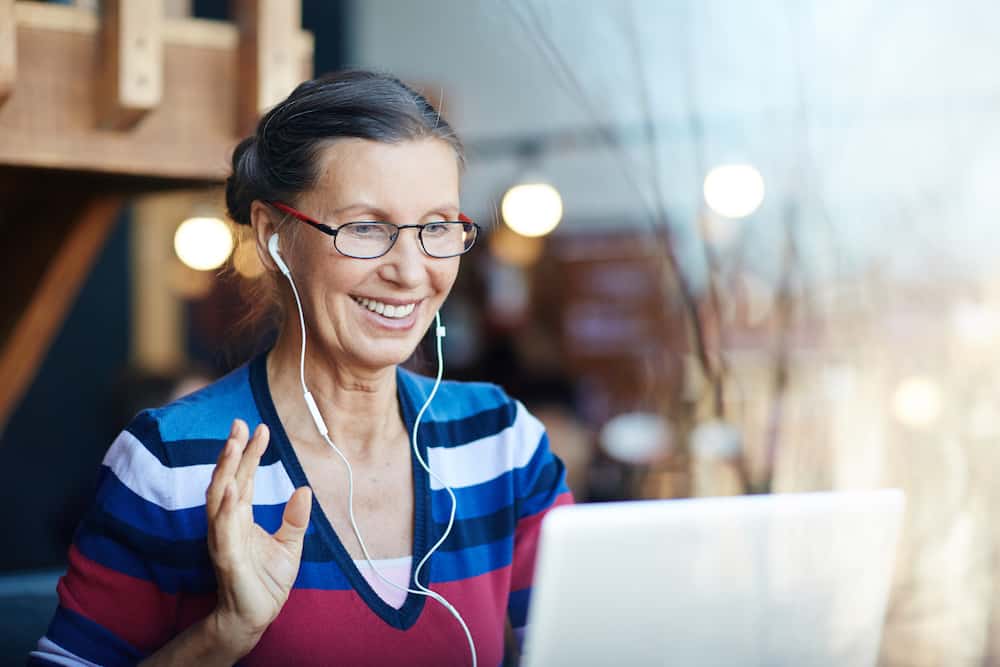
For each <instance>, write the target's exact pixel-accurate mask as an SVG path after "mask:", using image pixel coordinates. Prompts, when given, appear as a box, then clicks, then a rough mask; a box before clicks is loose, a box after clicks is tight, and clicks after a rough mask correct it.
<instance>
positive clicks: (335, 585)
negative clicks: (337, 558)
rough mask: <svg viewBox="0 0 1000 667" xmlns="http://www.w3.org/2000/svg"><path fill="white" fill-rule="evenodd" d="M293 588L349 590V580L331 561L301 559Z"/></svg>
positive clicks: (350, 588)
mask: <svg viewBox="0 0 1000 667" xmlns="http://www.w3.org/2000/svg"><path fill="white" fill-rule="evenodd" d="M295 588H313V589H317V590H321V591H349V590H352V587H351V582H350V581H348V579H347V577H346V576H344V573H343V571H342V570H341V569H340V567H339V566H338V565H337V564H336V563H334V562H332V561H329V562H308V561H303V562H302V563H301V565H300V566H299V574H298V576H297V577H296V578H295Z"/></svg>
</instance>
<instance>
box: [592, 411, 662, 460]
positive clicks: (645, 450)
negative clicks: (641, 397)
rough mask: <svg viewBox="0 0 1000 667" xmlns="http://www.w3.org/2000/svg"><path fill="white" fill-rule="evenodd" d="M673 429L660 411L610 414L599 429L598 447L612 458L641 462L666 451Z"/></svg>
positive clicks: (660, 456)
mask: <svg viewBox="0 0 1000 667" xmlns="http://www.w3.org/2000/svg"><path fill="white" fill-rule="evenodd" d="M672 441H673V433H672V431H671V429H670V424H669V423H668V422H667V420H666V419H664V418H663V417H661V416H660V415H655V414H651V413H647V412H629V413H626V414H623V415H618V416H617V417H614V418H612V419H611V420H610V421H608V423H607V424H605V425H604V428H602V429H601V435H600V444H601V448H602V449H603V450H604V451H605V452H607V453H608V455H609V456H611V457H612V458H614V459H617V460H619V461H624V462H625V463H633V464H644V463H652V462H653V461H656V460H657V459H661V458H663V457H664V456H666V455H667V454H668V453H669V452H670V447H671V444H672Z"/></svg>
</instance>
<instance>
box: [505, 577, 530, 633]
mask: <svg viewBox="0 0 1000 667" xmlns="http://www.w3.org/2000/svg"><path fill="white" fill-rule="evenodd" d="M530 602H531V588H530V587H529V588H522V589H521V590H519V591H511V592H510V597H508V598H507V611H508V612H509V614H510V624H511V625H512V626H514V627H515V628H523V627H524V626H525V624H527V622H528V603H530Z"/></svg>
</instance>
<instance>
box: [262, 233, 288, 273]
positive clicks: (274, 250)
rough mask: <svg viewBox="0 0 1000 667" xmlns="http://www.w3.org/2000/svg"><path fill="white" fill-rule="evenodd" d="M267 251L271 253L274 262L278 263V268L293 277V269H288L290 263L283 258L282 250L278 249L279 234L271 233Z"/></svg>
mask: <svg viewBox="0 0 1000 667" xmlns="http://www.w3.org/2000/svg"><path fill="white" fill-rule="evenodd" d="M267 252H268V253H269V254H270V255H271V259H273V260H274V263H275V264H277V265H278V269H280V270H281V272H282V273H283V274H285V275H286V276H288V277H291V275H290V274H291V271H289V270H288V265H287V264H285V261H284V260H283V259H281V252H279V251H278V235H277V234H271V238H269V239H268V240H267Z"/></svg>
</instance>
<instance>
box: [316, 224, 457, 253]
mask: <svg viewBox="0 0 1000 667" xmlns="http://www.w3.org/2000/svg"><path fill="white" fill-rule="evenodd" d="M398 233H399V230H398V228H397V227H396V226H395V225H392V224H389V223H385V222H349V223H347V224H345V225H341V226H340V227H339V228H338V229H337V237H336V239H335V243H336V245H337V250H339V251H340V252H342V253H343V254H345V255H349V256H351V257H357V258H359V259H366V258H371V257H379V256H381V255H384V254H385V253H387V252H388V251H389V249H390V248H391V247H392V244H393V242H394V241H395V238H396V235H397V234H398ZM475 242H476V226H475V225H472V224H469V223H466V222H433V223H429V224H427V225H424V227H422V228H421V229H420V243H421V245H422V246H423V249H424V252H426V253H427V254H428V255H430V256H431V257H454V256H455V255H461V254H462V253H464V252H466V251H467V250H469V248H471V247H472V245H473V244H474V243H475Z"/></svg>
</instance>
